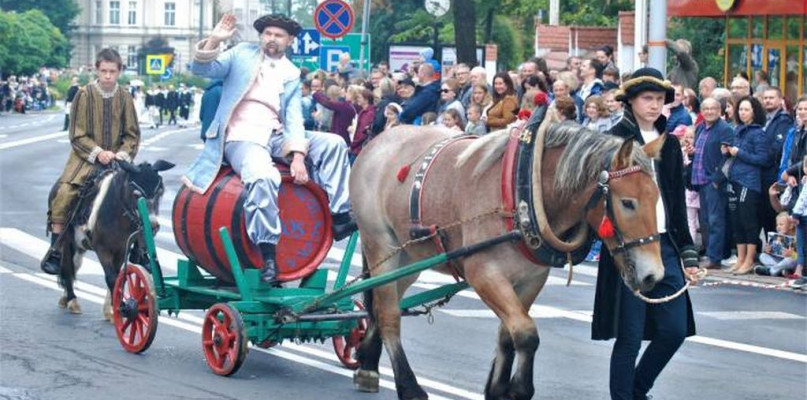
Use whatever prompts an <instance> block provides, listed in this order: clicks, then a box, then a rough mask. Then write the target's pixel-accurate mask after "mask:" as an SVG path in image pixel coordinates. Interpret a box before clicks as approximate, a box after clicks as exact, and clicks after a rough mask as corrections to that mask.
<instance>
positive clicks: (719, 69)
mask: <svg viewBox="0 0 807 400" xmlns="http://www.w3.org/2000/svg"><path fill="white" fill-rule="evenodd" d="M667 37H669V38H670V39H672V40H676V39H686V40H689V41H690V42H691V43H692V57H693V58H694V59H695V61H697V62H698V67H699V68H700V73H699V76H700V78H701V79H702V78H705V77H707V76H711V77H713V78H715V79H716V80H717V81H718V82H722V81H723V61H724V52H723V44H724V43H725V41H726V21H725V19H722V18H673V19H671V20H670V23H669V24H668V26H667ZM667 58H668V61H669V62H670V63H672V62H674V57H667ZM670 68H672V65H670V66H668V68H667V69H668V70H669V69H670Z"/></svg>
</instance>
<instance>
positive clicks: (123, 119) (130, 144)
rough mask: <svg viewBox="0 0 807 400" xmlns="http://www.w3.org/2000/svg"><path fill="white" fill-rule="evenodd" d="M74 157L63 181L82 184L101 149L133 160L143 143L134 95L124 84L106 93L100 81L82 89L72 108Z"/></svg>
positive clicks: (72, 149) (72, 154) (71, 143)
mask: <svg viewBox="0 0 807 400" xmlns="http://www.w3.org/2000/svg"><path fill="white" fill-rule="evenodd" d="M70 116H71V118H70V145H71V151H70V157H69V158H68V159H67V164H66V165H65V168H64V172H63V173H62V176H61V177H60V178H59V182H63V183H72V184H77V185H80V184H82V183H84V180H85V179H86V178H87V176H89V175H90V173H92V170H93V164H94V163H95V161H96V158H97V157H98V154H99V153H101V151H104V150H109V151H112V152H113V153H116V154H117V155H119V156H120V157H121V158H123V159H126V160H127V161H131V160H133V159H134V157H135V155H136V154H137V150H138V145H139V143H140V127H139V126H138V122H137V113H136V111H135V107H134V101H133V100H132V96H131V95H130V94H129V93H128V92H127V91H125V90H123V89H122V88H120V87H116V88H115V90H114V91H113V92H111V93H108V94H107V93H104V92H102V91H101V89H100V87H99V86H98V85H97V84H96V83H90V84H89V85H87V86H85V87H83V88H81V89H79V91H78V93H76V97H75V98H74V99H73V104H72V107H71V109H70Z"/></svg>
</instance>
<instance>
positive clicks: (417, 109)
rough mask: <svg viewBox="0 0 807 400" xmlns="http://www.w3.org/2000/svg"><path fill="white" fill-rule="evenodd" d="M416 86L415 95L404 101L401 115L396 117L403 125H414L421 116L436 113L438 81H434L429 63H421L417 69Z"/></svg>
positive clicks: (438, 90) (438, 99)
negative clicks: (431, 112)
mask: <svg viewBox="0 0 807 400" xmlns="http://www.w3.org/2000/svg"><path fill="white" fill-rule="evenodd" d="M418 84H419V86H418V87H417V88H416V89H415V94H414V95H413V96H412V97H411V98H410V99H409V100H407V101H406V104H405V106H404V109H403V111H402V112H401V115H400V116H398V119H400V120H401V122H402V123H404V124H414V123H415V121H416V120H418V121H419V120H420V117H421V116H422V115H423V114H425V113H427V112H429V111H433V112H436V111H437V103H438V102H439V101H440V80H439V79H434V66H433V65H432V64H431V63H423V64H421V65H420V68H418Z"/></svg>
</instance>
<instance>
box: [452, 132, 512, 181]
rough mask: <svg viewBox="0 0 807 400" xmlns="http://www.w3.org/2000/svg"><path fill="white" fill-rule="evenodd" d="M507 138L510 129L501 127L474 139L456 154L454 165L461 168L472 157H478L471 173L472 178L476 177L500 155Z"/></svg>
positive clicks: (504, 147)
mask: <svg viewBox="0 0 807 400" xmlns="http://www.w3.org/2000/svg"><path fill="white" fill-rule="evenodd" d="M509 139H510V130H509V129H502V130H499V131H496V132H491V133H489V134H487V135H485V136H483V137H481V138H479V139H477V140H474V141H473V143H471V145H470V146H468V147H467V148H466V149H465V150H463V151H462V152H461V153H460V154H459V155H458V156H457V163H456V164H455V165H456V167H457V168H462V167H464V166H466V164H468V162H470V160H471V159H472V158H478V159H479V161H478V162H477V164H476V167H475V168H474V170H473V172H472V173H471V177H472V178H476V177H478V176H479V175H481V174H482V173H483V172H485V171H487V170H488V168H490V167H491V166H493V164H494V163H495V162H496V161H498V160H499V159H500V158H501V157H502V155H503V154H504V150H505V149H506V148H507V141H508V140H509Z"/></svg>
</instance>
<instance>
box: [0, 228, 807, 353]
mask: <svg viewBox="0 0 807 400" xmlns="http://www.w3.org/2000/svg"><path fill="white" fill-rule="evenodd" d="M0 244H2V245H6V246H9V247H13V248H15V249H16V250H18V251H20V252H22V253H25V254H28V255H30V256H32V257H35V258H38V257H41V256H42V255H44V253H45V251H46V250H47V247H48V243H47V242H45V241H44V240H42V239H38V238H36V237H33V236H31V235H29V234H27V233H25V232H23V231H21V230H18V229H16V228H0ZM331 250H332V251H334V250H338V252H341V254H344V250H341V249H335V248H332V249H331ZM328 255H329V257H331V256H333V255H334V254H331V253H329V254H328ZM157 258H158V259H159V260H160V266H161V267H162V269H163V270H164V273H171V272H176V265H177V262H178V261H179V260H180V259H184V258H185V257H184V256H183V255H182V254H178V253H175V252H172V251H169V250H166V249H161V248H157ZM353 261H354V263H355V262H356V257H355V256H354V259H353ZM359 261H360V260H359ZM354 265H355V264H354ZM359 265H360V264H359ZM79 274H80V275H83V274H94V275H103V269H102V268H101V265H100V264H99V263H98V262H97V261H94V260H92V259H88V258H86V257H85V259H84V262H83V264H82V268H81V270H80V273H79ZM335 274H336V273H335V272H333V271H329V274H328V275H329V280H331V281H333V280H334V279H335ZM43 276H47V275H44V274H43ZM348 279H352V277H348ZM53 283H54V285H55V281H54V282H53ZM412 286H414V287H417V288H420V289H424V290H429V289H435V288H437V287H440V286H442V284H434V283H424V282H416V283H414V284H413V285H412ZM103 290H106V289H103ZM457 296H460V297H465V298H469V299H474V300H480V301H481V299H480V297H479V295H478V294H477V293H475V292H473V291H472V290H463V291H461V292H459V293H457ZM102 301H103V299H102ZM441 311H444V312H445V313H446V314H449V315H452V314H451V312H449V311H451V310H450V309H445V310H442V309H441ZM461 313H462V311H461V310H460V311H459V312H456V316H460V317H461V316H462V315H460V314H461ZM478 315H483V316H484V315H487V314H482V313H479V314H478ZM530 315H533V316H537V318H566V319H571V320H574V321H580V322H584V323H591V321H592V316H591V313H590V312H580V311H574V310H564V309H561V308H556V307H550V306H544V305H537V304H534V305H532V306H531V307H530ZM480 318H481V317H480ZM687 340H688V341H691V342H695V343H701V344H705V345H709V346H715V347H721V348H725V349H730V350H736V351H742V352H747V353H754V354H760V355H763V356H769V357H775V358H782V359H787V360H793V361H798V362H802V363H807V354H799V353H792V352H787V351H782V350H776V349H770V348H766V347H761V346H754V345H749V344H745V343H738V342H731V341H727V340H722V339H716V338H710V337H704V336H694V337H689V338H687Z"/></svg>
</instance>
